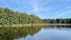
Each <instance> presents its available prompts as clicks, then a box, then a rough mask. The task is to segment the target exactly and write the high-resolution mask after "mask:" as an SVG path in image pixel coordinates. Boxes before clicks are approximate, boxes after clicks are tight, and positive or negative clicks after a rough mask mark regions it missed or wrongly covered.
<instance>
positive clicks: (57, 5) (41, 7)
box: [0, 0, 71, 19]
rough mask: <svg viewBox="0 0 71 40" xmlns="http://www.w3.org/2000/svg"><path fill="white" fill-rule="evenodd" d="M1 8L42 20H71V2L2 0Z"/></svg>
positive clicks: (62, 0)
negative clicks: (24, 13)
mask: <svg viewBox="0 0 71 40" xmlns="http://www.w3.org/2000/svg"><path fill="white" fill-rule="evenodd" d="M0 7H2V8H10V9H11V10H15V11H19V12H27V13H28V14H34V15H36V16H38V17H40V18H42V19H46V18H48V19H56V18H71V0H0Z"/></svg>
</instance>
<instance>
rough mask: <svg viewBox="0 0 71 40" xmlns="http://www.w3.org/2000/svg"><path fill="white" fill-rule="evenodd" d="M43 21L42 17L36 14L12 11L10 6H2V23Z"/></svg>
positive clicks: (0, 12)
mask: <svg viewBox="0 0 71 40" xmlns="http://www.w3.org/2000/svg"><path fill="white" fill-rule="evenodd" d="M29 23H41V19H40V18H39V17H37V16H35V15H29V14H27V13H25V12H24V13H21V12H17V11H12V10H10V9H8V8H0V24H29Z"/></svg>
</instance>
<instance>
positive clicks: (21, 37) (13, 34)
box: [0, 26, 71, 40]
mask: <svg viewBox="0 0 71 40" xmlns="http://www.w3.org/2000/svg"><path fill="white" fill-rule="evenodd" d="M0 40H71V28H48V26H47V27H39V26H38V27H3V28H0Z"/></svg>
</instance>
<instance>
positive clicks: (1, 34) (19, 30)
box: [0, 27, 41, 40]
mask: <svg viewBox="0 0 71 40" xmlns="http://www.w3.org/2000/svg"><path fill="white" fill-rule="evenodd" d="M40 29H41V27H2V28H0V40H14V39H15V40H16V39H19V38H22V37H23V38H25V37H26V36H27V35H34V34H35V33H37V32H38V31H39V30H40Z"/></svg>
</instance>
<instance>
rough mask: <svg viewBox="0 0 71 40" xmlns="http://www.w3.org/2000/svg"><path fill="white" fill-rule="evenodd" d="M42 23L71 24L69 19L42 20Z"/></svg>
mask: <svg viewBox="0 0 71 40" xmlns="http://www.w3.org/2000/svg"><path fill="white" fill-rule="evenodd" d="M43 23H63V24H65V23H67V24H70V23H71V18H66V19H43Z"/></svg>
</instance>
